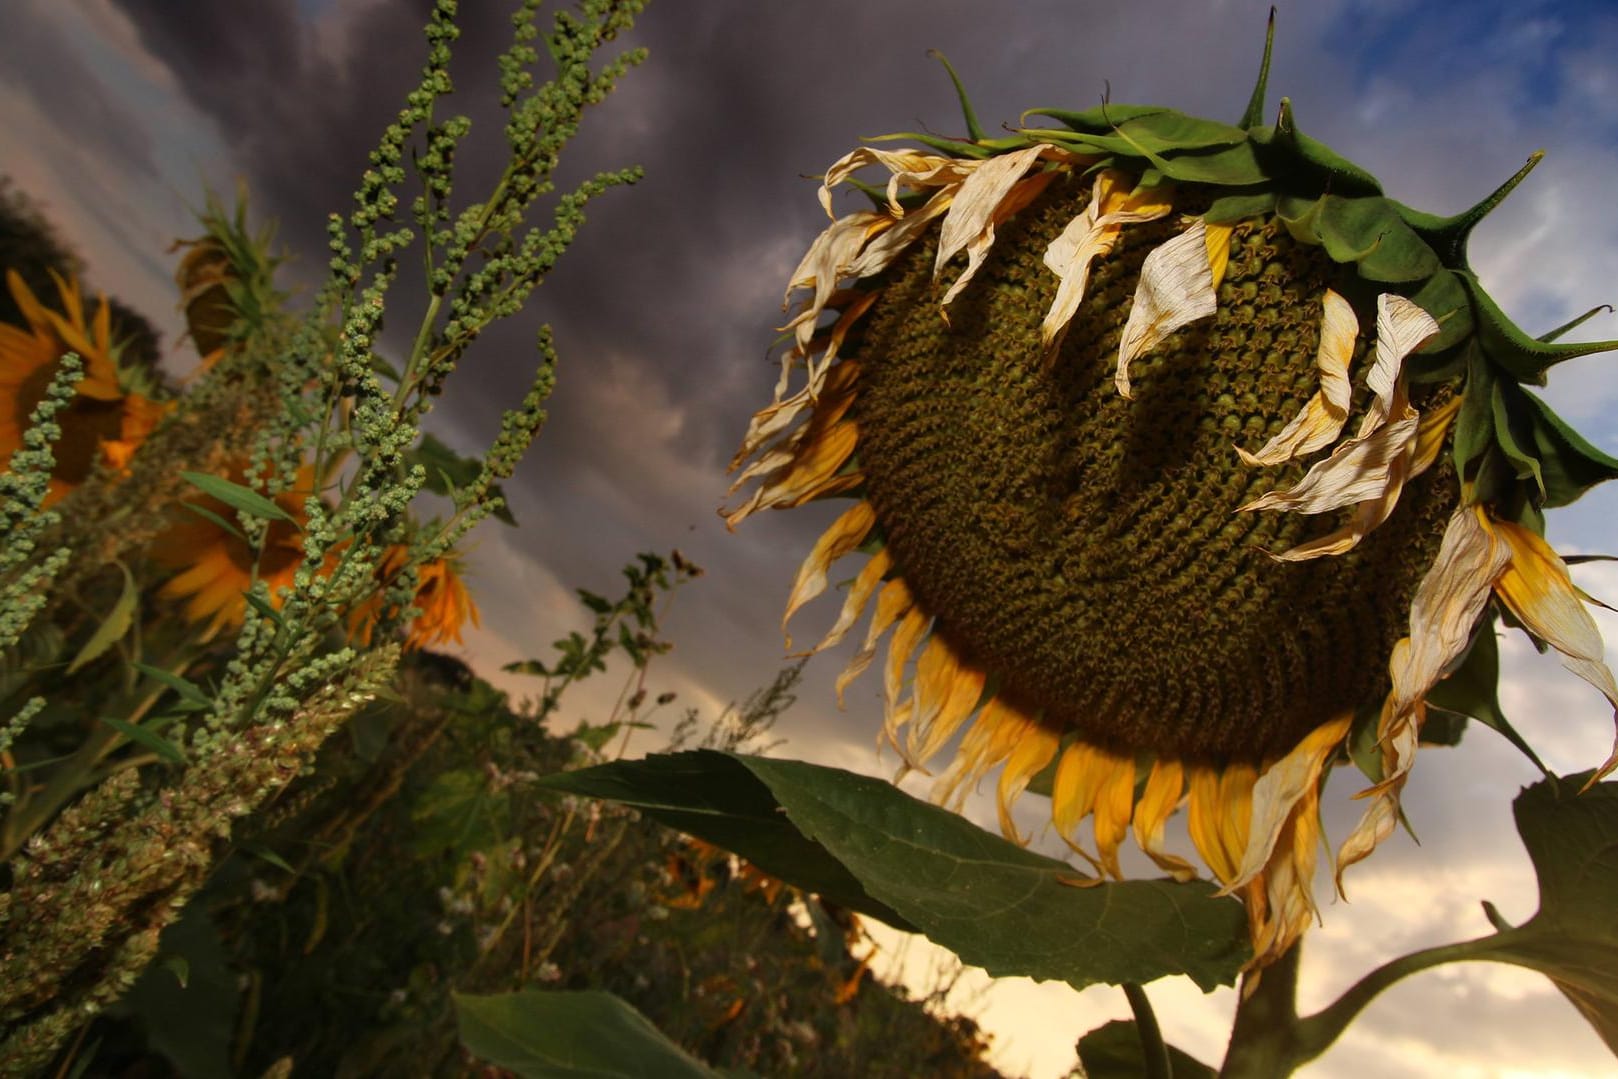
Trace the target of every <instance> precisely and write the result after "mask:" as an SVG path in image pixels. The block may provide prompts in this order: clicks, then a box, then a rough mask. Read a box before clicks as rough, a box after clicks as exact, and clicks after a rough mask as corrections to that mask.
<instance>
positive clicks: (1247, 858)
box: [1224, 713, 1354, 893]
mask: <svg viewBox="0 0 1618 1079" xmlns="http://www.w3.org/2000/svg"><path fill="white" fill-rule="evenodd" d="M1353 718H1354V717H1353V714H1352V713H1350V714H1347V715H1343V716H1340V717H1338V718H1337V719H1334V720H1332V721H1330V722H1328V723H1324V724H1322V725H1321V726H1319V727H1316V728H1315V729H1314V730H1313V731H1310V732H1309V734H1308V735H1306V736H1305V737H1304V739H1303V740H1302V741H1301V742H1299V743H1298V744H1297V745H1296V746H1295V747H1293V749H1292V750H1291V751H1290V752H1289V753H1287V755H1286V756H1284V757H1282V758H1281V759H1280V760H1278V761H1276V762H1275V763H1274V764H1271V765H1270V766H1269V767H1268V768H1266V769H1264V772H1263V774H1262V775H1260V776H1259V777H1258V781H1257V782H1256V783H1254V784H1253V816H1252V821H1251V824H1250V825H1249V828H1248V833H1247V849H1246V850H1245V851H1243V852H1242V857H1241V864H1240V865H1239V866H1238V867H1237V870H1236V875H1235V877H1233V878H1232V879H1231V880H1229V881H1226V882H1225V888H1224V891H1225V892H1226V893H1229V892H1231V891H1234V890H1235V889H1236V888H1238V887H1240V886H1241V885H1243V884H1246V883H1247V882H1248V881H1250V880H1252V879H1253V878H1254V877H1256V876H1258V874H1259V873H1260V872H1262V871H1263V870H1264V867H1265V866H1266V864H1268V863H1269V861H1270V855H1271V854H1272V853H1274V852H1275V850H1276V843H1277V842H1278V841H1279V840H1280V838H1281V833H1282V831H1283V830H1284V829H1285V828H1286V826H1287V825H1288V823H1289V822H1290V821H1291V820H1292V818H1293V816H1294V813H1295V811H1296V809H1297V807H1298V805H1299V803H1300V802H1301V801H1302V800H1303V798H1304V797H1305V796H1306V795H1310V794H1313V793H1314V792H1315V791H1316V790H1317V789H1318V787H1319V784H1320V773H1321V771H1322V770H1323V769H1324V768H1325V766H1326V762H1327V761H1329V760H1330V759H1331V758H1332V756H1333V755H1334V754H1335V753H1336V752H1337V747H1338V746H1340V745H1342V744H1343V739H1344V737H1346V736H1347V734H1348V727H1349V723H1350V722H1351V721H1352V720H1353Z"/></svg>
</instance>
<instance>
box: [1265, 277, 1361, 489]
mask: <svg viewBox="0 0 1618 1079" xmlns="http://www.w3.org/2000/svg"><path fill="white" fill-rule="evenodd" d="M1359 332H1360V320H1359V319H1358V318H1356V317H1355V315H1354V308H1353V306H1352V305H1350V304H1349V302H1348V301H1347V300H1345V299H1343V297H1342V296H1340V295H1338V294H1337V293H1336V292H1334V291H1332V290H1331V289H1327V290H1326V297H1325V303H1324V310H1323V311H1322V312H1321V316H1320V347H1319V349H1318V350H1317V351H1316V353H1315V370H1317V371H1318V372H1319V373H1320V389H1319V390H1316V391H1315V395H1314V396H1313V397H1311V398H1310V399H1309V401H1308V402H1307V403H1306V404H1305V405H1304V406H1303V408H1302V409H1301V410H1300V411H1299V412H1298V414H1297V415H1296V416H1294V417H1293V418H1292V421H1291V422H1290V423H1288V424H1287V425H1286V426H1285V427H1284V428H1282V429H1281V432H1280V433H1279V434H1277V435H1276V436H1275V437H1274V438H1272V439H1270V440H1269V441H1268V442H1266V443H1265V444H1264V448H1263V449H1261V450H1259V451H1258V452H1257V453H1248V452H1247V451H1246V450H1244V449H1242V448H1241V447H1240V446H1238V447H1236V454H1237V456H1239V457H1240V458H1241V459H1242V461H1243V462H1244V463H1245V464H1247V465H1249V466H1252V467H1254V468H1257V467H1259V466H1261V465H1278V464H1282V463H1284V462H1286V461H1290V460H1292V459H1294V458H1297V457H1302V456H1304V455H1305V454H1309V453H1313V452H1314V451H1316V450H1318V449H1320V448H1321V447H1323V446H1327V445H1330V444H1331V442H1332V440H1333V439H1335V438H1336V437H1337V436H1338V435H1339V434H1341V433H1342V430H1343V424H1344V423H1346V422H1348V405H1349V395H1350V392H1351V386H1350V384H1349V381H1348V364H1349V361H1350V360H1352V359H1353V357H1354V339H1355V338H1356V337H1358V336H1359Z"/></svg>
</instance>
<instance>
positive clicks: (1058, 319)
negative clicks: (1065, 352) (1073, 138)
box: [1039, 169, 1173, 353]
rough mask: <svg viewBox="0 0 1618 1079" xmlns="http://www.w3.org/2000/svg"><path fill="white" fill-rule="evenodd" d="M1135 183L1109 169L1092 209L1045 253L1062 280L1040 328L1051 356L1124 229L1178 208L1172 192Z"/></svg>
mask: <svg viewBox="0 0 1618 1079" xmlns="http://www.w3.org/2000/svg"><path fill="white" fill-rule="evenodd" d="M1134 182H1135V179H1134V177H1132V176H1130V175H1129V174H1128V173H1124V172H1119V171H1118V170H1116V169H1103V170H1102V171H1101V172H1100V173H1098V174H1097V175H1096V179H1095V186H1094V188H1093V190H1092V193H1091V196H1090V202H1089V204H1088V205H1086V206H1085V208H1084V210H1083V212H1082V213H1080V214H1079V216H1077V217H1075V218H1074V219H1073V220H1072V221H1069V222H1068V224H1067V227H1066V228H1064V229H1063V230H1062V233H1061V235H1060V236H1058V237H1057V238H1056V239H1054V240H1052V241H1051V243H1050V246H1049V247H1047V248H1046V249H1045V256H1044V261H1045V266H1046V267H1047V268H1048V269H1049V270H1050V271H1051V272H1052V273H1054V274H1056V277H1057V286H1056V297H1055V299H1053V300H1052V301H1051V307H1050V310H1049V311H1047V312H1046V314H1045V319H1044V321H1043V322H1042V323H1041V324H1040V328H1039V336H1040V342H1041V344H1042V345H1043V346H1044V348H1045V350H1046V352H1047V353H1051V352H1054V351H1055V350H1056V349H1057V348H1058V347H1059V346H1060V345H1061V343H1062V335H1063V334H1064V333H1066V332H1067V324H1068V323H1069V322H1071V321H1072V319H1073V315H1074V313H1075V312H1076V311H1078V309H1079V304H1080V303H1082V302H1083V301H1084V290H1085V286H1086V284H1088V282H1089V280H1090V263H1092V262H1094V261H1095V260H1096V259H1097V258H1100V257H1101V256H1103V255H1105V254H1107V253H1108V252H1109V251H1111V250H1112V249H1113V247H1114V246H1115V245H1116V244H1117V243H1118V233H1119V230H1120V229H1121V228H1122V226H1124V225H1128V224H1136V223H1139V222H1142V221H1153V220H1156V219H1157V218H1159V217H1164V216H1166V215H1167V214H1168V212H1169V211H1170V210H1171V209H1172V208H1173V205H1172V203H1171V202H1170V201H1169V198H1170V192H1169V191H1167V190H1165V189H1163V188H1141V189H1139V190H1138V191H1132V190H1129V189H1128V188H1126V187H1125V186H1124V185H1125V184H1129V185H1133V184H1134Z"/></svg>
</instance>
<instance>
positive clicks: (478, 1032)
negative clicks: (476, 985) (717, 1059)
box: [453, 989, 718, 1079]
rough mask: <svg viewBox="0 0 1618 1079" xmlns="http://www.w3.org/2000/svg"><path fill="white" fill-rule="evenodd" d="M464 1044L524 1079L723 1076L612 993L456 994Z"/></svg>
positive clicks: (701, 1078)
mask: <svg viewBox="0 0 1618 1079" xmlns="http://www.w3.org/2000/svg"><path fill="white" fill-rule="evenodd" d="M453 996H454V1000H455V1019H456V1023H457V1025H458V1027H459V1030H460V1035H461V1042H462V1044H464V1045H465V1046H466V1048H467V1049H468V1050H470V1051H471V1053H472V1055H473V1056H476V1057H478V1058H480V1059H482V1060H485V1061H487V1062H489V1063H490V1064H494V1065H496V1066H498V1067H501V1068H505V1069H507V1070H509V1071H512V1072H515V1073H516V1074H517V1075H518V1076H520V1077H521V1079H643V1077H647V1076H657V1077H659V1079H664V1077H667V1079H716V1077H717V1075H718V1073H717V1072H715V1071H713V1070H712V1069H711V1068H709V1067H707V1066H706V1065H705V1064H703V1063H702V1062H701V1061H699V1060H697V1059H696V1058H694V1057H692V1056H690V1055H689V1054H688V1053H686V1052H685V1050H683V1049H681V1048H680V1047H679V1046H678V1045H675V1044H674V1043H673V1042H671V1041H669V1040H668V1039H667V1038H666V1037H664V1036H663V1034H662V1032H661V1031H659V1030H658V1029H657V1028H656V1027H655V1026H653V1025H652V1024H651V1022H650V1021H648V1020H647V1018H646V1017H645V1016H644V1015H642V1014H641V1013H640V1012H638V1011H636V1010H635V1009H634V1008H632V1007H630V1006H629V1005H628V1004H626V1003H624V1002H623V1001H622V1000H620V999H618V998H617V997H615V996H613V995H612V994H611V993H603V992H599V991H594V990H588V991H580V992H563V991H555V992H547V991H544V990H537V989H530V990H526V991H524V992H521V993H500V994H494V995H491V996H474V995H472V994H470V993H455V994H453Z"/></svg>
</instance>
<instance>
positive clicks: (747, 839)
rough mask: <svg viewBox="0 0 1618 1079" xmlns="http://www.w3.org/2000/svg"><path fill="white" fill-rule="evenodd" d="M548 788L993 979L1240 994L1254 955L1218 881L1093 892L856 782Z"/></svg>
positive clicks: (694, 756)
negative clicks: (1186, 985)
mask: <svg viewBox="0 0 1618 1079" xmlns="http://www.w3.org/2000/svg"><path fill="white" fill-rule="evenodd" d="M544 782H545V784H546V785H547V786H551V787H553V788H555V789H559V790H568V791H572V792H575V793H579V794H591V795H595V796H597V797H609V798H613V799H615V800H617V801H621V802H625V803H627V804H630V805H635V806H638V807H640V808H642V809H643V810H644V811H646V812H647V813H649V814H650V815H651V816H653V817H655V818H657V819H659V820H661V821H663V822H664V823H667V824H671V825H673V826H674V827H677V828H681V829H683V830H686V831H690V832H692V833H693V834H696V835H698V836H701V837H702V838H704V839H707V840H709V841H710V842H714V843H718V844H720V845H721V846H725V847H727V848H728V849H730V850H733V851H735V852H736V853H738V854H740V855H742V856H743V857H745V858H747V859H749V860H750V861H752V862H753V863H754V864H756V865H758V866H759V868H761V869H763V870H765V871H766V872H768V873H772V874H774V875H776V876H779V877H781V878H782V879H783V880H786V881H787V882H789V883H791V884H794V885H797V886H799V887H802V888H806V889H809V890H812V891H819V892H821V893H822V894H823V895H826V896H827V897H828V898H831V899H833V900H835V901H838V902H842V903H845V905H847V906H850V907H852V908H854V909H856V910H862V911H864V912H865V913H868V914H873V915H875V916H876V917H878V918H883V919H884V920H890V921H891V920H892V919H891V918H889V917H885V916H884V915H883V914H882V913H880V911H881V910H882V909H884V908H886V909H888V910H890V911H891V912H893V913H894V914H896V915H897V916H898V919H899V921H898V922H897V923H896V924H899V925H901V926H904V925H908V926H911V927H914V928H915V929H918V930H920V931H921V932H922V933H925V934H926V935H927V936H928V937H930V938H931V939H932V940H934V941H936V942H937V943H938V944H941V945H943V946H944V947H946V948H949V949H951V950H952V951H954V952H955V953H956V954H958V955H959V956H960V957H961V958H962V959H963V960H964V961H966V962H967V963H971V964H974V965H977V966H981V967H984V968H985V969H986V970H988V972H989V973H990V974H992V975H997V976H999V975H1026V976H1028V977H1032V978H1040V979H1057V980H1060V981H1065V982H1068V983H1069V984H1071V985H1073V986H1075V987H1081V988H1082V987H1083V986H1087V985H1093V984H1095V983H1098V982H1108V983H1114V984H1117V983H1121V982H1142V983H1143V982H1148V981H1152V980H1154V979H1156V978H1161V977H1164V976H1165V975H1170V974H1186V975H1188V976H1189V977H1190V978H1191V979H1192V980H1193V981H1195V982H1196V983H1197V984H1198V985H1199V986H1201V987H1202V988H1203V989H1205V990H1207V989H1212V988H1213V987H1215V986H1217V985H1222V984H1229V983H1231V982H1233V981H1234V980H1235V977H1236V974H1237V972H1238V971H1239V970H1240V968H1241V966H1242V964H1243V963H1244V962H1245V961H1246V959H1247V955H1248V950H1247V923H1246V915H1245V914H1244V913H1243V911H1242V908H1241V905H1240V904H1239V903H1237V902H1236V901H1235V900H1234V899H1229V898H1218V897H1216V896H1215V895H1214V888H1213V886H1212V885H1210V884H1207V883H1204V882H1193V883H1189V884H1176V883H1174V882H1172V881H1166V880H1151V881H1124V882H1118V883H1105V884H1102V883H1094V882H1081V880H1080V875H1079V873H1078V872H1077V871H1075V870H1074V868H1073V867H1072V866H1069V865H1067V864H1066V863H1064V862H1060V861H1058V860H1056V859H1054V858H1048V857H1046V856H1044V855H1042V854H1036V853H1034V852H1032V851H1028V850H1025V849H1023V848H1022V847H1019V846H1017V845H1016V844H1014V843H1010V842H1007V841H1006V840H1004V839H1001V838H1000V837H999V836H997V835H994V834H992V833H989V832H986V831H984V830H983V829H981V828H979V827H977V826H976V825H975V824H973V823H971V822H970V821H968V820H966V819H965V818H964V817H961V816H959V815H957V814H955V813H951V812H948V811H947V810H944V809H941V808H939V807H938V806H935V805H931V804H929V803H927V802H923V801H921V800H919V799H916V798H912V797H911V796H910V795H908V794H905V793H904V792H903V791H900V790H898V789H897V788H895V787H893V786H892V785H891V784H889V783H885V782H883V781H881V780H879V779H873V778H871V777H869V776H861V775H856V774H854V773H852V772H845V771H842V770H841V769H836V768H824V767H820V766H817V765H812V764H805V763H803V762H801V761H780V760H770V759H767V758H762V757H748V756H742V755H738V754H725V753H717V752H714V751H711V750H701V751H697V752H693V753H680V754H675V755H672V756H661V757H648V758H646V759H644V760H641V761H620V762H617V763H614V764H608V765H602V766H601V767H598V768H591V769H586V770H584V771H580V772H572V773H567V774H565V775H561V776H554V777H549V778H547V779H546V780H545V781H544ZM828 881H829V882H830V883H831V884H833V885H834V886H835V887H836V888H837V889H838V891H837V892H834V891H830V890H828V889H827V888H826V887H825V884H826V883H827V882H828ZM851 882H852V883H853V884H854V885H855V886H856V887H860V892H859V893H858V894H856V895H855V897H854V899H853V901H850V900H849V898H848V897H847V896H848V892H849V891H850V883H851ZM839 892H840V893H842V894H841V896H840V895H839ZM861 894H862V895H864V896H866V897H867V898H866V899H865V900H864V901H863V902H862V901H861V900H860V899H859V895H861Z"/></svg>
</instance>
